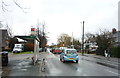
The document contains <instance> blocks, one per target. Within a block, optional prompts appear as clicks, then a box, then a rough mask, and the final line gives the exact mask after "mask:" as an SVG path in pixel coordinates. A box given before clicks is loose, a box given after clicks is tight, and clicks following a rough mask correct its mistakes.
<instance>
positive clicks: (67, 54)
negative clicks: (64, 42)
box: [60, 49, 79, 63]
mask: <svg viewBox="0 0 120 78" xmlns="http://www.w3.org/2000/svg"><path fill="white" fill-rule="evenodd" d="M60 61H63V62H65V61H73V62H76V63H78V61H79V57H78V54H77V50H76V49H65V50H64V51H63V52H62V53H61V54H60Z"/></svg>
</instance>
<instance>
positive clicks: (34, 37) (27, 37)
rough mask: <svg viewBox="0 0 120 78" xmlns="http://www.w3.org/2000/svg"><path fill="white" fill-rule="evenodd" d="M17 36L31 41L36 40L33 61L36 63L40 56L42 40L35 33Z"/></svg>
mask: <svg viewBox="0 0 120 78" xmlns="http://www.w3.org/2000/svg"><path fill="white" fill-rule="evenodd" d="M15 37H17V38H20V39H23V40H26V41H29V42H34V54H33V62H34V65H35V63H36V61H37V60H38V57H39V42H40V40H39V39H38V37H37V36H34V35H32V36H15Z"/></svg>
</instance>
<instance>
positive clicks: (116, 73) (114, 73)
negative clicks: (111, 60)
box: [106, 70, 118, 75]
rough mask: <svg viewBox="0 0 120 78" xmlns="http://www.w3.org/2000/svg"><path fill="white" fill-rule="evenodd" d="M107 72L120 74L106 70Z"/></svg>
mask: <svg viewBox="0 0 120 78" xmlns="http://www.w3.org/2000/svg"><path fill="white" fill-rule="evenodd" d="M106 71H108V72H110V73H113V74H116V75H118V73H115V72H113V71H110V70H106Z"/></svg>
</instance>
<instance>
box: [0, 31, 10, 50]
mask: <svg viewBox="0 0 120 78" xmlns="http://www.w3.org/2000/svg"><path fill="white" fill-rule="evenodd" d="M8 40H9V35H8V31H7V29H0V52H1V51H3V50H5V49H7V48H8V45H9V41H8Z"/></svg>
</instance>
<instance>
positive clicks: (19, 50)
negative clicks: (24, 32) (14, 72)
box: [13, 44, 24, 53]
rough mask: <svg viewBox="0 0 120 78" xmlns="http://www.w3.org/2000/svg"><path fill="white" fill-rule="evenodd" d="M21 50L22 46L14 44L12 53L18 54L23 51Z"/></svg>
mask: <svg viewBox="0 0 120 78" xmlns="http://www.w3.org/2000/svg"><path fill="white" fill-rule="evenodd" d="M23 49H24V45H23V44H15V46H14V48H13V53H20V52H22V51H23Z"/></svg>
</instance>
